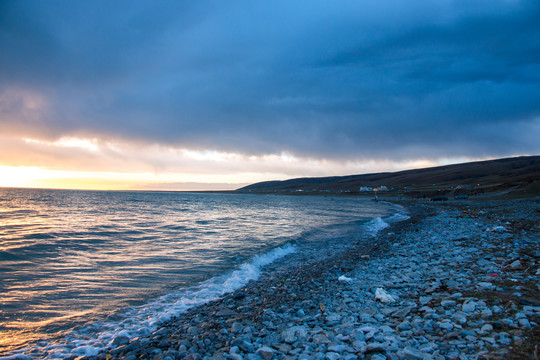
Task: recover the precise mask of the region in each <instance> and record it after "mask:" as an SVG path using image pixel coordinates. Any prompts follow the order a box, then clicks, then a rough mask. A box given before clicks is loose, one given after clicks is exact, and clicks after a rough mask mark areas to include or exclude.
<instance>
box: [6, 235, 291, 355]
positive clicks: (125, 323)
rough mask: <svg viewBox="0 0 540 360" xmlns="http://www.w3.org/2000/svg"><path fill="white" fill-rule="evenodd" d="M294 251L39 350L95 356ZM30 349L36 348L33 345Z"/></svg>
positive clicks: (285, 249) (270, 255)
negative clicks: (119, 341)
mask: <svg viewBox="0 0 540 360" xmlns="http://www.w3.org/2000/svg"><path fill="white" fill-rule="evenodd" d="M295 251H296V248H295V247H294V246H292V245H290V244H287V245H285V246H282V247H279V248H275V249H273V250H271V251H269V252H267V253H265V254H261V255H258V256H255V257H254V258H253V259H252V260H251V261H250V262H249V263H244V264H242V265H241V266H240V267H239V268H238V269H236V270H233V271H231V272H229V273H227V274H224V275H221V276H218V277H215V278H212V279H209V280H207V281H205V282H203V283H201V284H199V285H197V286H194V287H192V288H188V289H184V290H179V291H174V292H172V293H169V294H167V295H164V296H162V297H160V298H158V299H157V300H155V301H152V302H149V303H148V304H146V305H143V306H140V307H137V308H134V309H133V310H131V311H130V312H128V313H127V315H126V317H125V319H124V320H122V321H120V322H116V323H115V322H102V323H95V324H92V325H89V326H88V327H86V328H84V329H80V330H77V331H73V332H70V333H69V334H66V336H65V338H64V340H63V341H61V343H56V344H48V345H47V346H45V347H44V348H42V349H41V350H42V351H43V352H46V353H47V355H44V358H45V359H62V358H65V357H67V356H69V355H75V356H88V355H95V354H97V353H98V352H99V351H100V350H102V349H104V348H107V347H112V345H113V341H114V339H115V338H116V337H118V336H127V337H129V338H133V337H136V336H143V335H147V334H149V333H151V332H152V331H154V330H156V329H157V328H158V327H159V325H161V324H163V322H165V321H167V320H170V319H171V318H172V317H174V316H178V315H180V314H181V313H183V312H185V311H186V310H188V309H189V308H192V307H194V306H197V305H202V304H204V303H207V302H209V301H213V300H216V299H218V298H220V297H222V296H223V295H225V294H227V293H231V292H233V291H235V290H237V289H239V288H241V287H243V286H245V285H246V284H247V283H248V282H249V281H251V280H256V279H258V278H259V276H260V274H261V270H262V268H263V267H264V266H266V265H269V264H271V263H272V262H274V261H276V260H278V259H280V258H282V257H284V256H286V255H288V254H291V253H293V252H295ZM92 334H93V335H92ZM33 349H34V350H38V349H37V348H36V347H33ZM27 350H28V349H27ZM22 352H23V353H24V351H22ZM14 356H15V358H14V359H19V358H18V357H17V356H24V355H22V354H19V355H14Z"/></svg>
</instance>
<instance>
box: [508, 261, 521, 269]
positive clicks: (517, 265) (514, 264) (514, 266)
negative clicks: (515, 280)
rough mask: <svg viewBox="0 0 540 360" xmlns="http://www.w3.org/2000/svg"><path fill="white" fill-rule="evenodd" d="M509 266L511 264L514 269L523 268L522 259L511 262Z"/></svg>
mask: <svg viewBox="0 0 540 360" xmlns="http://www.w3.org/2000/svg"><path fill="white" fill-rule="evenodd" d="M508 266H510V269H512V270H520V269H523V266H522V265H521V261H519V260H516V261H514V262H513V263H511V264H510V265H508Z"/></svg>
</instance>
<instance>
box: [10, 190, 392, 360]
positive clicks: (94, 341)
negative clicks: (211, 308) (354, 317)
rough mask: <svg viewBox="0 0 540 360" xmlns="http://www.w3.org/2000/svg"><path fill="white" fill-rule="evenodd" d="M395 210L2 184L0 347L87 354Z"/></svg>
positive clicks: (52, 354) (347, 201)
mask: <svg viewBox="0 0 540 360" xmlns="http://www.w3.org/2000/svg"><path fill="white" fill-rule="evenodd" d="M395 212H396V208H395V207H394V206H392V205H389V204H383V203H374V202H370V201H366V200H362V199H358V198H335V197H309V196H259V195H243V194H238V195H236V194H196V193H174V192H98V191H60V190H37V189H0V296H1V297H0V355H2V354H4V355H5V354H9V353H13V352H14V351H15V352H17V351H19V352H21V353H25V354H30V355H31V356H33V357H49V358H57V357H62V356H66V355H68V354H70V353H71V354H91V353H93V352H95V351H97V349H99V348H100V347H103V346H106V345H107V343H108V342H110V340H111V339H112V338H114V336H116V335H117V334H119V333H123V334H127V335H129V336H135V335H140V334H144V333H145V332H148V331H150V330H152V328H153V327H155V326H156V324H159V322H160V321H162V320H163V319H166V317H167V316H172V315H174V314H175V313H177V312H181V311H185V309H186V308H188V307H190V306H193V305H196V304H198V303H201V302H204V301H208V300H211V299H213V298H216V297H218V296H219V295H221V294H223V293H224V292H227V291H232V290H234V289H235V288H238V287H241V286H243V284H245V283H246V282H247V281H249V280H250V279H253V278H256V277H257V273H258V271H260V270H261V268H262V267H263V266H264V265H265V264H267V263H269V262H271V261H273V260H275V259H276V258H279V257H280V256H284V255H286V254H287V253H290V252H291V251H297V250H298V249H299V248H301V247H302V246H306V245H307V244H309V243H315V242H316V243H325V242H331V241H332V239H333V238H335V237H339V236H343V235H344V234H345V233H347V231H349V230H350V229H356V231H358V229H360V226H361V224H363V223H365V222H366V221H369V220H370V219H374V218H384V217H389V216H391V215H392V214H394V213H395ZM344 229H349V230H347V231H344ZM340 234H341V235H340ZM165 315H166V316H165ZM18 349H19V350H18ZM20 349H23V350H20Z"/></svg>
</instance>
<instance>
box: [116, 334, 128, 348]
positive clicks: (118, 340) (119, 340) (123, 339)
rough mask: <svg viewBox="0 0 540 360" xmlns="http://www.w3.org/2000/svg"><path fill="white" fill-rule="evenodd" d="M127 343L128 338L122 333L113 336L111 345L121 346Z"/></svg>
mask: <svg viewBox="0 0 540 360" xmlns="http://www.w3.org/2000/svg"><path fill="white" fill-rule="evenodd" d="M128 343H129V338H128V337H127V336H124V335H120V336H117V337H115V338H114V340H113V343H112V344H113V346H122V345H126V344H128Z"/></svg>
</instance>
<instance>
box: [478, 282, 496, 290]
mask: <svg viewBox="0 0 540 360" xmlns="http://www.w3.org/2000/svg"><path fill="white" fill-rule="evenodd" d="M477 285H478V287H479V288H481V289H491V288H492V287H493V284H492V283H490V282H487V281H481V282H479V283H478V284H477Z"/></svg>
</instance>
